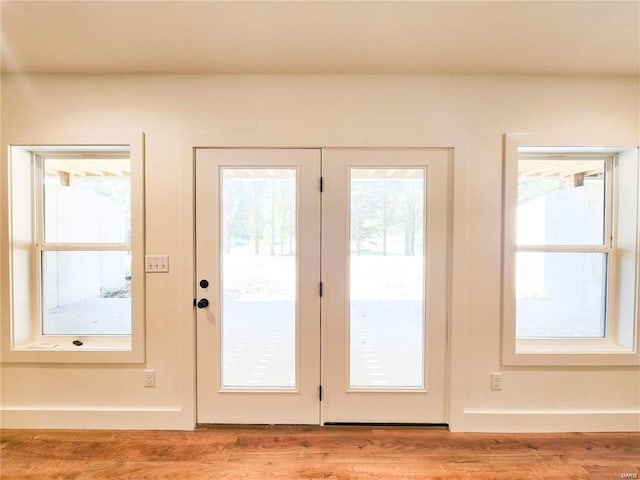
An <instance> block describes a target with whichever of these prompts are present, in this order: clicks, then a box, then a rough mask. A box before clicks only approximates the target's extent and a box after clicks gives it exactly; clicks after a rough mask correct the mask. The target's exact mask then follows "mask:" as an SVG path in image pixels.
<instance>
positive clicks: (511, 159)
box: [502, 134, 640, 366]
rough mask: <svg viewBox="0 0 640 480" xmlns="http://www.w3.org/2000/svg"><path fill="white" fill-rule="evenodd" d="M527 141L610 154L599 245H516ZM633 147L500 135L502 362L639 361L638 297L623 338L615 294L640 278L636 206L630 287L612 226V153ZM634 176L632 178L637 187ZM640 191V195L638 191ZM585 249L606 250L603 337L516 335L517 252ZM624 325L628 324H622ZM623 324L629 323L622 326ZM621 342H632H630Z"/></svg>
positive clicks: (536, 145)
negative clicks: (628, 333)
mask: <svg viewBox="0 0 640 480" xmlns="http://www.w3.org/2000/svg"><path fill="white" fill-rule="evenodd" d="M521 147H525V148H526V147H531V151H533V150H534V149H536V148H539V149H540V150H541V151H544V150H547V151H548V152H547V153H552V152H553V151H557V152H558V153H562V154H567V155H572V156H578V155H581V156H583V157H585V156H596V157H598V158H600V157H601V158H604V157H610V158H611V160H608V161H607V163H606V166H607V168H606V169H605V218H604V222H605V225H604V238H603V243H602V245H518V244H517V238H516V221H517V181H518V160H519V158H520V151H519V150H520V148H521ZM632 149H635V151H636V158H637V147H615V146H614V147H598V146H575V147H571V146H567V144H562V143H555V142H550V141H549V140H548V139H546V141H545V139H544V138H536V137H535V136H531V135H526V134H508V135H505V137H504V157H503V232H502V233H503V235H502V238H503V242H502V362H503V364H505V365H542V366H544V365H549V366H556V365H566V366H582V365H639V364H640V355H639V354H638V328H637V327H638V325H637V324H638V297H639V295H637V294H635V299H634V311H635V315H634V318H633V319H628V318H626V319H624V322H630V321H631V322H633V326H632V328H631V331H632V332H633V333H632V336H633V338H632V339H627V340H629V341H628V342H622V341H621V339H620V332H621V331H622V330H621V322H622V321H623V320H622V319H621V318H619V315H618V312H617V307H616V306H617V303H618V302H617V299H618V295H619V289H620V288H634V289H635V288H637V287H636V286H637V285H638V281H639V280H640V265H639V263H640V262H638V258H639V257H638V251H639V249H640V245H639V243H640V228H639V226H638V223H639V222H638V211H639V210H640V202H638V203H639V205H638V206H636V219H635V220H636V236H635V279H634V282H633V285H632V286H631V287H627V286H624V287H623V286H622V285H621V282H620V278H619V273H618V271H617V269H616V265H617V263H618V262H617V260H616V256H617V248H616V243H615V242H616V238H615V234H614V232H615V229H616V225H617V220H618V218H617V212H618V203H617V202H618V199H617V194H616V190H617V178H616V177H617V168H616V166H615V165H616V163H617V160H616V156H617V155H618V154H619V153H621V152H625V151H628V150H632ZM637 188H638V182H636V189H637ZM637 196H638V197H640V195H637ZM522 251H532V252H545V251H546V252H585V253H604V254H605V255H606V256H607V260H606V264H607V273H606V275H605V279H606V282H607V283H606V294H605V295H606V297H605V302H606V305H605V312H606V313H605V315H606V316H605V322H606V323H605V336H604V337H603V338H578V337H571V338H517V337H516V318H515V303H516V298H515V280H516V279H515V274H516V271H515V267H516V265H515V264H516V255H517V253H518V252H522ZM627 327H628V325H627ZM627 330H628V328H627ZM624 343H627V344H631V346H632V347H631V348H629V347H628V346H627V345H625V344H624Z"/></svg>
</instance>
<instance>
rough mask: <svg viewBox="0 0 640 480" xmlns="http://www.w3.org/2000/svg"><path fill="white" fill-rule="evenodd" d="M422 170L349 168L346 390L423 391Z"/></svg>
mask: <svg viewBox="0 0 640 480" xmlns="http://www.w3.org/2000/svg"><path fill="white" fill-rule="evenodd" d="M425 173H426V172H425V170H424V169H415V168H353V169H351V227H350V231H351V247H350V323H349V325H350V332H349V339H350V362H349V366H350V370H349V372H350V374H349V379H350V380H349V384H350V386H351V387H353V388H358V387H361V388H385V387H390V388H422V387H423V386H424V312H425V301H424V300H425V299H424V265H425V262H424V252H425V238H424V225H425V211H424V204H425Z"/></svg>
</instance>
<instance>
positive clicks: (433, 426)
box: [196, 422, 449, 430]
mask: <svg viewBox="0 0 640 480" xmlns="http://www.w3.org/2000/svg"><path fill="white" fill-rule="evenodd" d="M309 427H381V428H384V427H389V428H425V429H427V428H428V429H433V430H449V424H448V423H407V422H403V423H389V422H325V423H324V425H317V424H287V423H285V424H281V423H249V424H247V423H198V424H197V425H196V430H208V429H214V428H215V429H219V428H233V429H238V428H246V429H256V428H265V429H266V428H291V429H294V428H309Z"/></svg>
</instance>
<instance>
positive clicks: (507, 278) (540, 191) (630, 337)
mask: <svg viewBox="0 0 640 480" xmlns="http://www.w3.org/2000/svg"><path fill="white" fill-rule="evenodd" d="M504 201H505V206H504V207H505V223H504V226H505V228H504V249H503V252H504V262H503V267H504V272H503V277H504V283H503V301H504V304H503V327H504V328H503V331H504V335H503V353H504V355H503V356H504V361H505V363H506V364H516V365H517V364H534V365H535V364H560V365H584V364H595V365H599V364H636V363H638V354H637V343H638V341H637V329H636V318H637V311H638V293H637V290H638V287H637V285H638V283H637V282H638V250H639V249H638V237H639V235H638V155H637V149H635V148H633V149H624V148H595V147H549V146H543V147H541V146H530V145H522V144H519V143H517V142H516V141H514V140H513V139H509V138H508V139H507V149H506V152H505V197H504Z"/></svg>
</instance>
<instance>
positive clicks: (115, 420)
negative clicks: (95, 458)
mask: <svg viewBox="0 0 640 480" xmlns="http://www.w3.org/2000/svg"><path fill="white" fill-rule="evenodd" d="M0 427H2V428H25V429H31V428H39V429H100V430H191V429H193V427H194V425H193V419H185V414H184V412H183V411H182V409H181V408H179V407H175V408H174V407H166V408H94V407H90V408H83V407H78V408H67V407H64V408H19V407H3V408H2V409H1V410H0Z"/></svg>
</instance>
